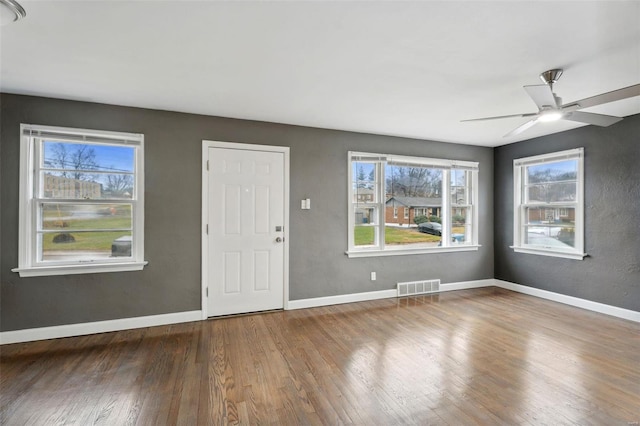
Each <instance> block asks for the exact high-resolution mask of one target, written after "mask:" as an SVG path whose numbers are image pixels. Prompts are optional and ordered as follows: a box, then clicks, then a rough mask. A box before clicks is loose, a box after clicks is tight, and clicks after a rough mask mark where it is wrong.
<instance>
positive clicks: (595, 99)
mask: <svg viewBox="0 0 640 426" xmlns="http://www.w3.org/2000/svg"><path fill="white" fill-rule="evenodd" d="M634 96H640V84H636V85H634V86H629V87H625V88H623V89H618V90H614V91H612V92H607V93H602V94H600V95H596V96H592V97H590V98H585V99H582V100H581V101H575V102H571V103H570V104H567V105H563V106H562V108H563V109H564V108H565V106H572V105H574V104H578V105H580V108H589V107H592V106H596V105H601V104H606V103H609V102H615V101H619V100H622V99H627V98H632V97H634Z"/></svg>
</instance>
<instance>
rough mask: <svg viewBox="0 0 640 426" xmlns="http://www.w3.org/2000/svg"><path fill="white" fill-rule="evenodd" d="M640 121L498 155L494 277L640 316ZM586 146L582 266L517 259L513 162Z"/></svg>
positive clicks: (585, 130)
mask: <svg viewBox="0 0 640 426" xmlns="http://www.w3.org/2000/svg"><path fill="white" fill-rule="evenodd" d="M639 137H640V115H636V116H632V117H627V118H626V119H624V120H623V121H621V122H619V123H617V124H615V125H613V126H611V127H607V128H601V127H595V126H587V127H582V128H579V129H575V130H571V131H567V132H563V133H558V134H554V135H551V136H546V137H541V138H537V139H531V140H528V141H524V142H520V143H515V144H511V145H505V146H501V147H499V148H496V149H495V156H494V161H495V176H494V187H495V192H494V194H495V195H494V197H495V209H494V210H495V219H494V220H495V245H496V250H495V277H496V278H498V279H502V280H506V281H511V282H515V283H518V284H523V285H527V286H531V287H536V288H540V289H543V290H549V291H553V292H557V293H561V294H566V295H570V296H575V297H580V298H583V299H587V300H592V301H595V302H600V303H606V304H608V305H613V306H618V307H621V308H626V309H632V310H636V311H639V310H640V226H639V225H638V223H639V222H638V214H639V213H640V139H639ZM578 147H584V152H585V163H584V167H585V251H586V252H587V253H588V254H589V257H587V258H585V259H584V260H582V261H579V260H569V259H559V258H552V257H545V256H536V255H531V254H523V253H514V252H513V250H511V249H510V248H509V246H510V245H511V244H513V160H514V159H515V158H520V157H528V156H531V155H536V154H544V153H549V152H554V151H561V150H565V149H571V148H578Z"/></svg>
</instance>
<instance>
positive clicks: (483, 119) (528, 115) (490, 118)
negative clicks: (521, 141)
mask: <svg viewBox="0 0 640 426" xmlns="http://www.w3.org/2000/svg"><path fill="white" fill-rule="evenodd" d="M534 115H538V113H537V112H531V113H527V114H512V115H500V116H497V117H485V118H471V119H468V120H460V121H461V122H465V121H485V120H498V119H501V118H513V117H533V116H534Z"/></svg>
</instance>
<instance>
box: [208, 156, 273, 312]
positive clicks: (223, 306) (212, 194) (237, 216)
mask: <svg viewBox="0 0 640 426" xmlns="http://www.w3.org/2000/svg"><path fill="white" fill-rule="evenodd" d="M284 157H285V156H284V153H283V152H269V151H259V150H245V149H228V148H218V147H209V148H208V160H209V174H208V232H209V234H208V238H207V239H208V250H207V251H208V265H207V266H206V267H207V268H208V269H207V281H208V286H209V291H208V293H209V295H208V309H207V312H208V316H218V315H229V314H237V313H244V312H255V311H263V310H269V309H280V308H283V306H284V273H285V271H284V266H285V256H284V254H285V244H284V238H285V232H284V231H285V229H284V225H285V223H284V218H285V210H284V209H285V200H284V195H285V168H284V165H285V158H284Z"/></svg>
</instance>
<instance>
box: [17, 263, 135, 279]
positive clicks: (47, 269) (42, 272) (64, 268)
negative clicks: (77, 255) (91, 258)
mask: <svg viewBox="0 0 640 426" xmlns="http://www.w3.org/2000/svg"><path fill="white" fill-rule="evenodd" d="M147 263H148V262H146V261H144V262H128V263H103V264H101V265H57V266H36V267H31V268H14V269H12V270H11V271H12V272H17V273H19V274H20V277H43V276H49V275H73V274H97V273H103V272H126V271H141V270H142V269H143V268H144V267H145V265H146V264H147Z"/></svg>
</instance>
